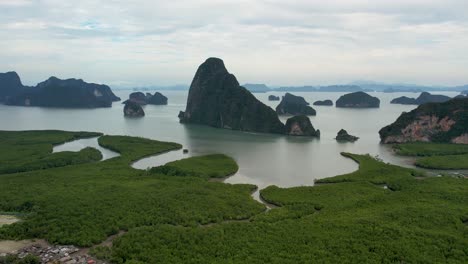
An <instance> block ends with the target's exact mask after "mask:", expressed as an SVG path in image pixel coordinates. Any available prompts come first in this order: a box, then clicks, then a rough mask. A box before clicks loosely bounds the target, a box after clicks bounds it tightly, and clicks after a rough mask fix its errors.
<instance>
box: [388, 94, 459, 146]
mask: <svg viewBox="0 0 468 264" xmlns="http://www.w3.org/2000/svg"><path fill="white" fill-rule="evenodd" d="M428 116H430V117H436V118H438V119H443V118H446V117H448V118H449V119H450V120H453V121H455V123H454V124H453V125H452V126H451V127H450V129H449V130H448V131H443V130H441V129H439V128H437V129H432V130H431V131H430V130H429V131H426V132H425V133H426V134H428V135H430V137H429V139H430V141H432V142H445V143H449V142H451V140H452V139H453V138H455V137H458V136H460V135H463V134H465V133H468V98H460V99H452V100H450V101H447V102H444V103H427V104H423V105H420V106H419V107H418V108H416V109H414V110H412V111H410V112H408V113H403V114H401V115H400V117H398V119H397V120H396V121H395V122H394V123H393V124H391V125H388V126H386V127H384V128H382V129H381V130H380V131H379V134H380V139H381V140H382V142H384V143H395V141H394V140H393V139H391V137H392V136H403V135H402V130H403V129H405V128H406V127H407V126H408V125H410V124H412V123H413V122H415V121H418V120H419V118H421V117H428ZM405 141H417V139H412V138H406V139H405Z"/></svg>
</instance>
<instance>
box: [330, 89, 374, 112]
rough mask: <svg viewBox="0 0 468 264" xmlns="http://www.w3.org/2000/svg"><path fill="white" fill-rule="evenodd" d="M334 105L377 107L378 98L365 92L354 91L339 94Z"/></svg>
mask: <svg viewBox="0 0 468 264" xmlns="http://www.w3.org/2000/svg"><path fill="white" fill-rule="evenodd" d="M335 105H336V107H349V108H373V107H376V108H378V107H379V106H380V100H379V98H377V97H374V96H371V95H369V94H367V93H365V92H354V93H349V94H345V95H342V96H340V98H338V100H336V103H335Z"/></svg>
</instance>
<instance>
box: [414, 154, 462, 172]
mask: <svg viewBox="0 0 468 264" xmlns="http://www.w3.org/2000/svg"><path fill="white" fill-rule="evenodd" d="M415 164H416V166H419V167H423V168H428V169H442V170H456V169H468V154H464V155H446V156H431V157H425V158H421V159H418V160H417V161H416V163H415Z"/></svg>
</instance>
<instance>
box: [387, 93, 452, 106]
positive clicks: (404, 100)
mask: <svg viewBox="0 0 468 264" xmlns="http://www.w3.org/2000/svg"><path fill="white" fill-rule="evenodd" d="M450 99H452V98H450V97H448V96H445V95H439V94H430V93H428V92H423V93H421V94H420V95H419V97H418V98H410V97H406V96H401V97H398V98H395V99H393V100H392V101H391V102H390V103H391V104H404V105H422V104H425V103H443V102H447V101H448V100H450Z"/></svg>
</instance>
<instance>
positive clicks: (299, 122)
mask: <svg viewBox="0 0 468 264" xmlns="http://www.w3.org/2000/svg"><path fill="white" fill-rule="evenodd" d="M286 134H288V135H291V136H309V137H320V130H318V129H317V130H315V128H314V127H313V126H312V123H311V122H310V119H309V118H308V117H307V116H306V115H299V116H294V117H291V118H289V119H288V120H287V121H286Z"/></svg>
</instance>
